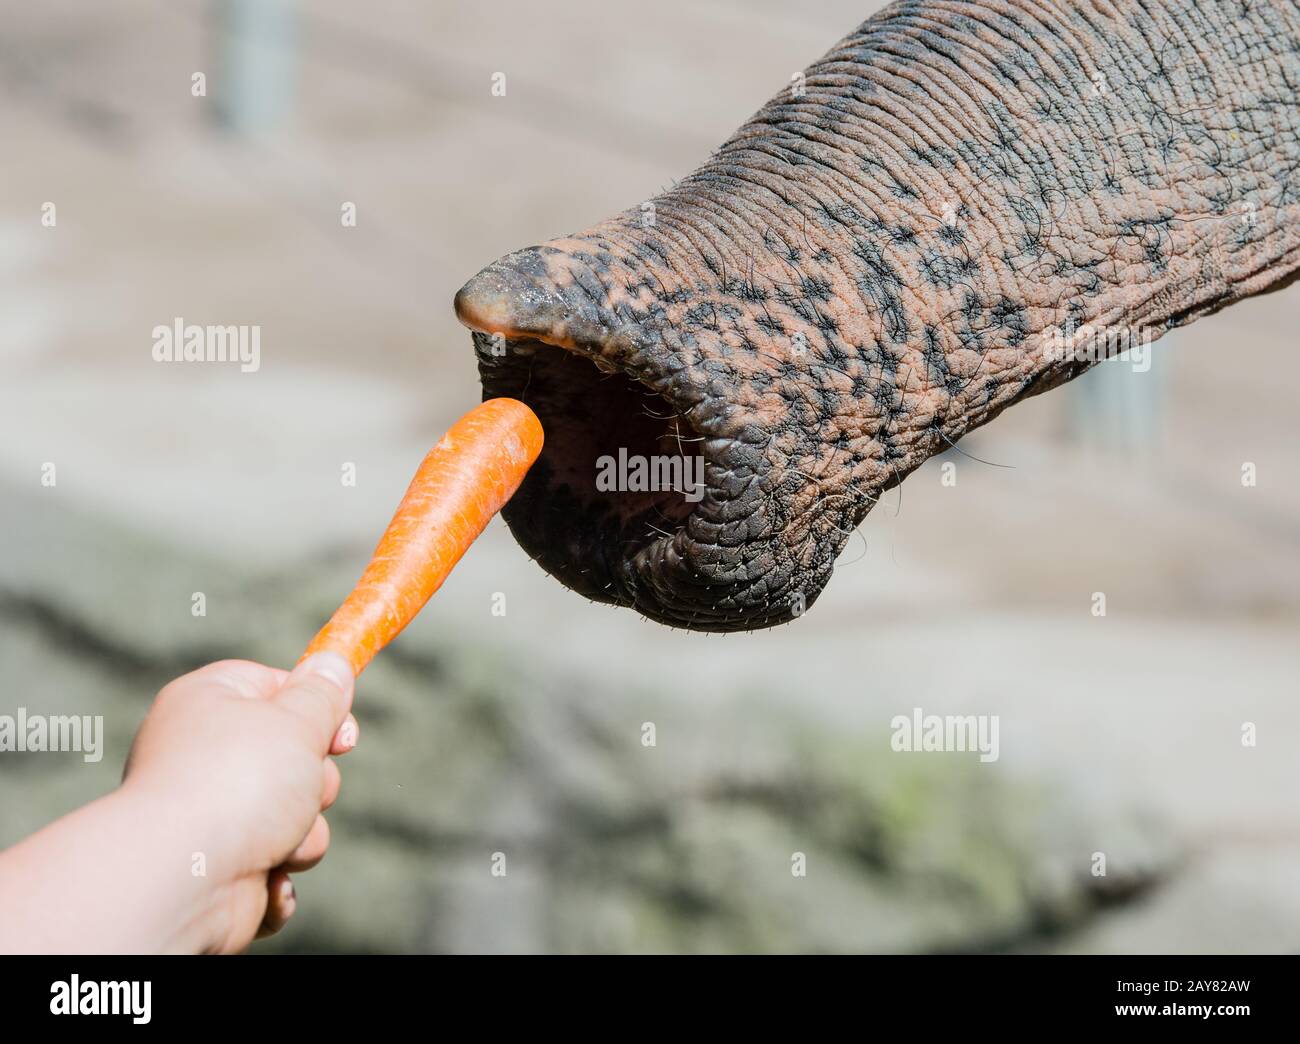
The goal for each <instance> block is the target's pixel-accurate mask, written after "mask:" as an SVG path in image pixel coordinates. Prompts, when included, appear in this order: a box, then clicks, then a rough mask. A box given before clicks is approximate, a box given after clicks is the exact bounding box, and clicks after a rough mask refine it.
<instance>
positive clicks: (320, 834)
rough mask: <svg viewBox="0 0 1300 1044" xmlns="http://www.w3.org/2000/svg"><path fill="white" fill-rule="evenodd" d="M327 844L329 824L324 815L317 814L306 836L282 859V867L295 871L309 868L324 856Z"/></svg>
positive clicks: (328, 844)
mask: <svg viewBox="0 0 1300 1044" xmlns="http://www.w3.org/2000/svg"><path fill="white" fill-rule="evenodd" d="M329 846H330V825H329V824H328V823H326V822H325V817H324V816H317V817H316V822H314V823H313V824H312V825H311V829H310V830H308V831H307V836H306V837H304V838H303V839H302V844H300V845H299V846H298V847H297V848H295V849H294V850H293V853H292V854H291V855H290V856H289V858H288V859H286V860H285V861H284V868H285V869H286V870H292V871H294V872H295V873H297V872H299V871H302V870H310V869H311V868H312V867H313V866H315V865H316V864H317V863H319V862H320V861H321V860H322V859H324V858H325V850H326V849H327V848H329Z"/></svg>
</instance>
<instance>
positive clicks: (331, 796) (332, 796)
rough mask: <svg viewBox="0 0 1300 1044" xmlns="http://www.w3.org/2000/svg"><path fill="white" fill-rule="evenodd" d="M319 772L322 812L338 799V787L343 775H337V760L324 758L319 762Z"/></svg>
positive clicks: (341, 782)
mask: <svg viewBox="0 0 1300 1044" xmlns="http://www.w3.org/2000/svg"><path fill="white" fill-rule="evenodd" d="M321 772H322V774H323V779H322V780H321V788H320V807H321V811H322V812H323V811H324V810H325V809H327V808H329V807H330V805H332V804H334V802H335V801H337V800H338V796H339V787H341V786H342V785H343V777H342V776H340V775H339V766H338V762H336V761H333V760H331V759H330V758H326V759H325V760H324V761H323V762H321Z"/></svg>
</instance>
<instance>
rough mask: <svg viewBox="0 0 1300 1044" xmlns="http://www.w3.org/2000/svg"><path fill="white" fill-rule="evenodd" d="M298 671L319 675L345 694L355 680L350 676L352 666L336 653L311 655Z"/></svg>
mask: <svg viewBox="0 0 1300 1044" xmlns="http://www.w3.org/2000/svg"><path fill="white" fill-rule="evenodd" d="M300 669H301V670H304V671H311V673H312V674H319V675H320V676H321V677H322V678H326V679H328V680H329V681H331V682H333V683H334V684H335V685H337V686H338V687H339V688H340V689H342V690H344V691H345V692H346V691H347V689H348V687H349V686H351V684H352V683H353V682H354V681H355V680H356V678H355V677H354V676H353V674H352V664H350V663H348V661H347V660H345V659H344V658H343V657H342V656H340V655H339V654H338V653H336V652H318V653H313V654H312V655H311V656H308V657H307V659H305V660H303V661H302V664H301V665H300Z"/></svg>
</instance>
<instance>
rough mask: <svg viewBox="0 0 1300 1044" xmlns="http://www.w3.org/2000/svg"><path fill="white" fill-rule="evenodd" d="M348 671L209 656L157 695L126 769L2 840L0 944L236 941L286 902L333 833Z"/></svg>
mask: <svg viewBox="0 0 1300 1044" xmlns="http://www.w3.org/2000/svg"><path fill="white" fill-rule="evenodd" d="M352 686H353V677H352V668H351V667H350V666H349V665H348V663H347V661H346V660H344V659H343V658H342V657H341V656H337V655H335V654H333V653H319V654H317V655H316V656H313V657H311V659H309V660H307V661H306V662H304V663H303V664H302V665H301V666H300V667H297V668H295V670H294V672H293V673H292V674H289V673H288V672H286V671H280V670H276V669H275V668H273V667H263V666H261V665H260V664H256V663H245V662H241V661H237V660H225V661H223V662H221V663H213V664H209V665H208V666H207V667H202V668H200V669H199V670H197V671H195V672H194V673H192V674H187V675H185V677H183V678H177V679H176V681H174V682H172V683H171V684H170V685H168V686H167V687H166V688H165V689H163V691H162V692H160V693H159V694H158V698H157V699H156V700H155V701H154V705H153V707H152V709H151V710H150V711H149V715H148V717H146V718H145V721H144V724H143V725H142V726H141V727H140V731H139V733H137V735H136V737H135V744H134V745H133V746H132V748H131V755H130V757H129V758H128V759H127V766H126V778H125V779H124V780H123V782H122V785H121V786H120V787H119V788H118V789H117V790H115V791H113V793H111V794H108V795H106V796H104V797H102V798H100V799H99V800H98V801H92V802H91V803H90V804H89V805H85V806H83V807H82V808H79V809H77V810H75V811H73V812H70V813H68V814H67V815H66V816H64V817H63V818H62V819H59V820H56V821H55V822H53V823H51V824H50V825H49V826H47V827H45V829H43V830H40V831H37V832H36V833H35V834H33V835H32V836H31V837H29V838H27V839H25V840H23V841H20V842H19V843H18V844H16V845H14V846H13V847H12V848H9V849H7V850H6V851H4V852H0V952H5V953H141V952H144V953H155V952H162V951H168V952H182V953H184V952H189V953H193V952H196V951H224V952H230V951H234V950H242V949H243V948H244V947H246V946H247V945H248V944H249V943H250V942H251V941H252V940H253V938H254V937H255V936H256V935H258V934H269V933H271V932H274V931H277V930H278V929H279V928H280V927H281V926H282V925H283V924H284V922H285V921H286V920H287V919H288V917H289V915H290V914H292V913H293V908H294V896H293V888H292V886H291V885H290V884H289V878H288V873H289V872H290V871H292V870H306V869H308V868H309V867H311V866H314V865H315V864H316V863H317V862H319V860H320V858H321V856H323V855H324V854H325V848H326V846H327V845H328V844H329V828H328V827H326V825H325V820H324V819H322V818H321V815H320V813H321V811H322V810H323V809H326V808H328V807H329V806H330V804H331V803H333V801H334V799H335V798H336V797H337V796H338V792H339V770H338V768H337V766H336V765H335V764H334V762H333V761H332V760H330V758H329V755H330V754H344V753H346V752H347V751H349V750H351V749H352V748H353V747H354V746H356V742H357V723H356V719H354V718H353V717H352V715H351V714H349V713H348V708H349V707H350V706H351V704H352Z"/></svg>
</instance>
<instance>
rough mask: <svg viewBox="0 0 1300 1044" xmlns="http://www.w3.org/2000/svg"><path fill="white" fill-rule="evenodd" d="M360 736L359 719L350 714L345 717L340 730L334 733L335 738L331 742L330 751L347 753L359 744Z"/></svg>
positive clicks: (332, 752)
mask: <svg viewBox="0 0 1300 1044" xmlns="http://www.w3.org/2000/svg"><path fill="white" fill-rule="evenodd" d="M360 737H361V726H360V725H358V724H357V719H356V718H355V717H353V716H352V715H351V714H349V715H348V716H347V717H346V718H344V719H343V724H342V725H340V726H339V731H338V732H336V733H334V740H333V742H332V743H330V753H331V754H346V753H347V752H348V751H350V750H352V749H353V748H354V747H355V746H356V745H357V740H358V739H359V738H360Z"/></svg>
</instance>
